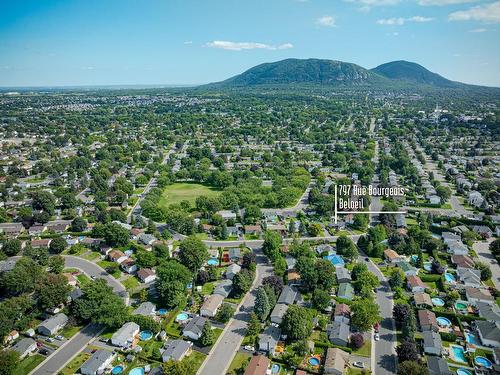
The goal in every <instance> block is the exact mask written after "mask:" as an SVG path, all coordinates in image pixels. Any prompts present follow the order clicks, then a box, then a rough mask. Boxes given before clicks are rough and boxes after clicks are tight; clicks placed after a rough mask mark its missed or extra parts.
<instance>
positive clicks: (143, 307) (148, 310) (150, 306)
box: [133, 301, 156, 316]
mask: <svg viewBox="0 0 500 375" xmlns="http://www.w3.org/2000/svg"><path fill="white" fill-rule="evenodd" d="M155 312H156V306H155V305H154V303H151V302H149V301H148V302H143V303H141V304H140V305H139V307H137V308H136V309H135V310H134V312H133V314H134V315H144V316H151V315H153V314H154V313H155Z"/></svg>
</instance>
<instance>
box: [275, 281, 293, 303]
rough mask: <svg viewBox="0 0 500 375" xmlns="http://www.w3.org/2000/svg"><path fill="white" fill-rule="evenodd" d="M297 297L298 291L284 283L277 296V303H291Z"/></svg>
mask: <svg viewBox="0 0 500 375" xmlns="http://www.w3.org/2000/svg"><path fill="white" fill-rule="evenodd" d="M297 297H298V292H297V290H296V289H295V288H293V287H291V286H288V285H286V286H285V287H284V288H283V290H282V291H281V294H280V296H279V298H278V303H284V304H285V305H292V304H293V303H294V302H295V300H296V299H297Z"/></svg>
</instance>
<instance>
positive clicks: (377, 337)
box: [373, 333, 380, 341]
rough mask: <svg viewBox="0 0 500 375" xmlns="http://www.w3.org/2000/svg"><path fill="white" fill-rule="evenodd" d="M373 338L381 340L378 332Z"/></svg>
mask: <svg viewBox="0 0 500 375" xmlns="http://www.w3.org/2000/svg"><path fill="white" fill-rule="evenodd" d="M373 338H374V339H375V341H378V340H380V335H379V334H378V333H376V334H375V336H373Z"/></svg>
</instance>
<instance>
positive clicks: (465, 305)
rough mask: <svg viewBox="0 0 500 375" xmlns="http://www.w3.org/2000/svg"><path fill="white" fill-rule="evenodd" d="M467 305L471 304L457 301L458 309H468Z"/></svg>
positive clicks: (456, 306)
mask: <svg viewBox="0 0 500 375" xmlns="http://www.w3.org/2000/svg"><path fill="white" fill-rule="evenodd" d="M467 307H469V305H467V304H466V303H464V302H456V303H455V308H456V309H457V310H467Z"/></svg>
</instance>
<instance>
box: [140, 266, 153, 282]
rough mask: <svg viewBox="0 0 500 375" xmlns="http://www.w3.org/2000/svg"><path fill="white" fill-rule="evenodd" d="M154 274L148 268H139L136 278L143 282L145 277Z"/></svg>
mask: <svg viewBox="0 0 500 375" xmlns="http://www.w3.org/2000/svg"><path fill="white" fill-rule="evenodd" d="M154 274H155V273H154V272H153V270H151V269H150V268H141V269H140V270H139V271H138V272H137V276H138V277H139V278H140V279H142V280H144V279H145V278H146V277H148V276H151V275H154Z"/></svg>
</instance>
